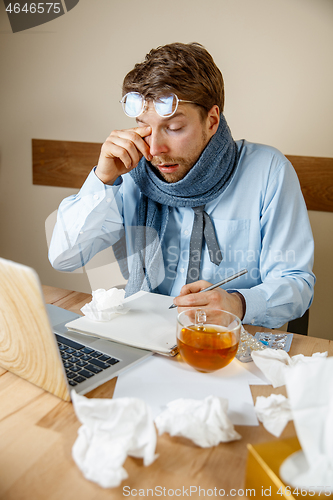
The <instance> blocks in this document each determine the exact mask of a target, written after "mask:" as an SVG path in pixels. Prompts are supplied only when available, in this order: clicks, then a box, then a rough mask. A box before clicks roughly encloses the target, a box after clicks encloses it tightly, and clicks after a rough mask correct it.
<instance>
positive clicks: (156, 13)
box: [0, 0, 333, 338]
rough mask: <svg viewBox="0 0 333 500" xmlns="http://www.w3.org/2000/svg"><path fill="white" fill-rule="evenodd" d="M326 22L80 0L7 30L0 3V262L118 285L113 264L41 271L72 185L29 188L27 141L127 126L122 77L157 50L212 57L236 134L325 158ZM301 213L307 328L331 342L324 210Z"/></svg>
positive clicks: (301, 6) (296, 8) (328, 135)
mask: <svg viewBox="0 0 333 500" xmlns="http://www.w3.org/2000/svg"><path fill="white" fill-rule="evenodd" d="M332 25H333V2H332V0H270V1H268V0H233V1H231V0H207V1H205V2H203V1H202V0H178V1H175V0H169V1H168V2H163V4H162V3H161V2H158V1H156V0H155V1H153V0H142V1H141V2H136V1H135V0H122V1H119V0H118V1H113V0H98V1H93V0H80V2H79V4H78V5H77V6H76V7H75V8H74V9H73V10H72V11H70V12H69V13H67V14H66V15H65V16H62V17H60V18H59V19H56V20H55V21H52V22H50V23H48V24H45V25H43V26H39V27H37V28H35V29H31V30H28V31H26V32H21V33H16V34H12V33H11V30H10V26H9V22H8V19H7V17H6V15H5V11H4V5H3V2H0V68H1V69H0V72H1V78H0V85H1V88H0V116H1V122H0V127H1V134H0V141H1V143H0V148H1V149H0V153H1V157H0V255H1V256H3V257H6V258H10V259H13V260H16V261H19V262H22V263H25V264H28V265H31V266H33V267H34V268H35V269H36V270H37V271H38V273H39V275H40V277H41V280H42V282H43V283H44V284H49V285H55V286H61V287H64V288H71V289H75V290H86V291H89V290H90V287H92V288H96V287H97V286H107V287H108V286H113V285H115V284H118V283H119V282H121V277H120V275H119V273H118V271H117V268H116V265H113V266H112V265H111V266H109V267H110V269H109V271H110V272H109V277H108V281H107V282H106V283H105V272H104V270H103V271H102V272H98V271H97V272H96V271H93V270H90V271H89V277H88V276H87V274H86V273H82V272H80V273H75V274H63V273H59V272H56V271H55V270H53V269H52V268H51V266H50V264H49V263H48V260H47V243H46V237H45V230H44V225H45V221H46V219H47V218H48V216H49V215H50V214H52V213H53V212H54V211H55V210H56V208H57V206H58V204H59V202H60V201H61V200H62V199H63V198H64V197H65V196H68V195H69V194H72V192H73V190H70V189H62V188H50V187H42V186H33V185H32V171H31V139H32V138H42V139H65V140H74V141H93V142H102V141H103V140H104V139H105V138H106V137H107V135H108V134H109V132H110V131H111V130H112V129H113V128H122V127H127V126H128V124H129V119H128V118H126V117H125V116H123V114H122V111H121V109H120V104H119V103H118V100H119V98H120V93H121V83H122V78H123V76H124V74H125V73H126V72H127V71H128V70H130V69H131V68H132V66H133V64H134V63H135V62H137V61H139V60H141V59H142V58H143V56H144V55H145V53H146V52H147V51H148V50H149V49H150V48H151V47H155V46H158V45H162V44H164V43H169V42H173V41H182V42H190V41H198V42H200V43H202V44H203V45H205V46H206V48H207V49H208V50H209V51H210V52H211V53H212V55H213V57H214V58H215V61H216V63H217V64H218V65H219V67H220V68H221V70H222V72H223V75H224V78H225V85H226V108H225V115H226V118H227V120H228V122H229V125H230V127H231V129H232V131H233V135H234V138H235V139H240V138H246V139H248V140H250V141H255V142H260V143H267V144H271V145H273V146H276V147H277V148H279V149H280V150H281V151H283V152H284V153H285V154H294V155H312V156H328V157H332V156H333V141H332V130H333V123H332V122H333V109H332V108H333V99H332V88H333V71H332V62H331V61H332V46H333V30H332ZM310 218H311V223H312V225H313V231H314V235H315V239H316V263H315V271H316V274H317V276H318V282H317V285H316V296H315V301H314V304H313V306H312V310H311V324H310V330H311V334H312V335H317V336H323V337H324V336H325V337H328V338H333V331H332V327H331V316H330V311H331V308H332V305H333V300H332V299H333V288H332V286H333V285H332V283H333V269H332V267H333V266H332V263H331V256H332V243H333V242H332V235H333V214H331V213H330V214H326V213H325V214H324V213H318V212H317V213H311V214H310ZM48 222H49V224H48V226H50V225H51V224H52V216H51V218H50V219H49V221H48ZM107 258H109V256H108V255H107V256H104V260H103V262H105V261H106V259H107Z"/></svg>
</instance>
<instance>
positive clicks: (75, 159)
mask: <svg viewBox="0 0 333 500" xmlns="http://www.w3.org/2000/svg"><path fill="white" fill-rule="evenodd" d="M101 146H102V144H100V143H96V142H72V141H49V140H44V139H32V169H33V184H37V185H41V186H58V187H70V188H80V187H81V186H82V184H83V182H84V181H85V179H86V177H87V175H88V174H89V172H90V171H91V169H92V168H93V166H94V165H96V164H97V162H98V158H99V154H100V150H101ZM286 156H287V158H288V159H289V161H290V162H291V163H292V165H293V166H294V168H295V170H296V172H297V175H298V178H299V181H300V184H301V188H302V192H303V196H304V199H305V203H306V206H307V208H308V210H320V211H323V212H333V158H322V157H315V156H291V155H286Z"/></svg>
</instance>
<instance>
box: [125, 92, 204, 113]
mask: <svg viewBox="0 0 333 500" xmlns="http://www.w3.org/2000/svg"><path fill="white" fill-rule="evenodd" d="M152 101H153V103H154V108H155V111H156V113H157V114H158V115H159V116H162V117H163V118H169V117H170V116H172V115H174V114H175V112H176V111H177V108H178V104H179V103H180V102H188V103H192V104H195V103H194V102H193V101H185V100H183V99H178V97H177V96H176V94H169V95H167V96H165V97H159V98H158V99H152ZM120 102H121V104H122V106H123V110H124V112H125V114H126V115H127V116H130V117H131V118H136V117H137V116H139V115H141V113H142V112H143V111H144V109H145V108H146V107H147V105H148V102H147V100H146V99H145V98H144V97H143V95H141V94H139V92H128V93H127V94H126V95H124V97H123V98H122V100H121V101H120Z"/></svg>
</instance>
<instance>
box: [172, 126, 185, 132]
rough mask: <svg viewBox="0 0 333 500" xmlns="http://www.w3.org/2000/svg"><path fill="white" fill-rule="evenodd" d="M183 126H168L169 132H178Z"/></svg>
mask: <svg viewBox="0 0 333 500" xmlns="http://www.w3.org/2000/svg"><path fill="white" fill-rule="evenodd" d="M182 128H183V127H172V128H171V127H169V130H170V132H179V130H181V129H182Z"/></svg>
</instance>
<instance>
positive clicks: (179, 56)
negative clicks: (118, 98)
mask: <svg viewBox="0 0 333 500" xmlns="http://www.w3.org/2000/svg"><path fill="white" fill-rule="evenodd" d="M127 92H139V93H140V94H142V95H143V96H144V97H145V98H146V99H158V98H160V97H163V96H166V95H167V94H168V93H170V92H173V93H174V94H176V95H177V96H178V98H179V99H184V100H186V101H193V102H194V103H196V104H198V105H200V106H202V107H203V108H204V109H205V110H206V112H208V111H209V110H210V109H211V108H212V107H213V106H214V105H215V104H217V105H218V107H219V109H220V112H222V111H223V108H224V82H223V77H222V74H221V71H220V70H219V68H218V67H217V66H216V64H215V62H214V60H213V58H212V56H211V55H210V54H209V52H208V51H207V50H206V49H205V48H204V47H203V46H202V45H200V44H199V43H189V44H184V43H171V44H168V45H164V46H161V47H157V48H156V49H152V50H151V51H150V52H149V53H148V54H147V55H146V57H145V59H144V61H143V62H142V63H138V64H136V65H135V66H134V68H133V69H132V71H130V72H129V73H128V74H127V75H126V76H125V78H124V82H123V95H125V94H127Z"/></svg>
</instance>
